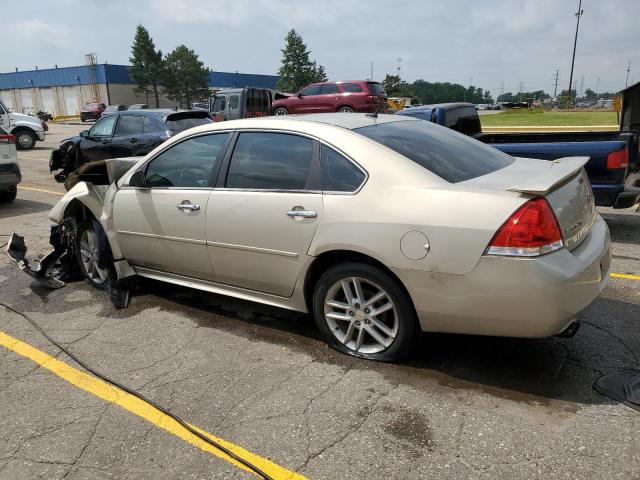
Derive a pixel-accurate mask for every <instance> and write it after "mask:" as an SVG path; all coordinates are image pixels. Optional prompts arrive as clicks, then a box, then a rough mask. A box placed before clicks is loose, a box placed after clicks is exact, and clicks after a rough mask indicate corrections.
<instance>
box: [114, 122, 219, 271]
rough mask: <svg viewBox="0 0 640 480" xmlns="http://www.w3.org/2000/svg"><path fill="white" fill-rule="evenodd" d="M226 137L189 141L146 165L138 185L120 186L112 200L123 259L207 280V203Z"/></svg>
mask: <svg viewBox="0 0 640 480" xmlns="http://www.w3.org/2000/svg"><path fill="white" fill-rule="evenodd" d="M228 138H229V134H228V133H216V134H205V135H198V136H195V137H189V138H187V139H185V140H183V141H181V142H179V143H176V144H174V145H172V146H170V147H169V148H167V149H166V150H163V151H161V152H160V153H159V154H158V155H156V156H155V157H154V158H152V159H151V160H150V161H148V162H147V163H146V164H145V165H144V166H143V167H142V168H141V170H142V171H143V172H144V176H145V186H144V187H132V186H128V185H125V186H123V187H122V188H121V189H120V190H119V191H118V193H117V194H116V198H115V201H114V211H113V218H114V227H115V230H116V232H117V235H118V242H119V245H120V248H121V250H122V254H123V256H124V258H126V259H127V260H128V261H129V262H130V263H131V264H132V265H134V266H137V267H143V268H145V267H146V268H149V269H153V270H160V271H164V272H169V273H173V274H179V275H184V276H188V277H195V278H201V279H211V278H212V274H213V272H212V268H211V262H210V260H209V253H208V250H207V244H206V235H205V225H206V220H205V216H206V212H207V201H208V199H209V195H210V194H211V191H212V188H211V186H212V183H211V179H212V177H213V176H214V175H215V174H216V173H217V170H218V168H219V165H220V158H221V156H222V152H223V150H224V149H225V148H226V143H227V140H228Z"/></svg>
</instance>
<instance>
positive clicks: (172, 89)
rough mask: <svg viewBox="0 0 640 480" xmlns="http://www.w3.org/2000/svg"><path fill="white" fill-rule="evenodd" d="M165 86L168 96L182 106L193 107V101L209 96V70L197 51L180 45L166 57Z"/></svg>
mask: <svg viewBox="0 0 640 480" xmlns="http://www.w3.org/2000/svg"><path fill="white" fill-rule="evenodd" d="M164 64H165V68H164V76H163V82H162V84H163V86H164V88H165V92H166V94H167V96H168V97H169V98H170V99H171V100H174V101H175V102H177V103H178V104H179V105H180V107H186V108H191V103H192V102H194V101H198V100H205V99H207V98H209V95H210V92H209V81H208V80H209V70H207V69H206V68H205V66H204V64H203V63H202V62H201V61H200V59H199V58H198V55H196V53H195V52H194V51H193V50H191V49H189V48H187V47H186V46H184V45H178V46H177V47H176V48H175V49H174V50H173V51H172V52H171V53H170V54H169V55H167V56H166V57H165V58H164Z"/></svg>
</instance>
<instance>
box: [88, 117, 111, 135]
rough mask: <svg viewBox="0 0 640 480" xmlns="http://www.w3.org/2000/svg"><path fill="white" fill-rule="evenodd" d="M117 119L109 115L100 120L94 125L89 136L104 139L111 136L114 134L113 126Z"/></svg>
mask: <svg viewBox="0 0 640 480" xmlns="http://www.w3.org/2000/svg"><path fill="white" fill-rule="evenodd" d="M117 118H118V117H117V116H116V115H109V116H108V117H105V118H103V119H102V120H98V121H97V122H96V123H94V125H93V127H91V130H89V135H91V136H92V137H104V136H107V135H111V133H112V132H113V124H114V123H116V119H117Z"/></svg>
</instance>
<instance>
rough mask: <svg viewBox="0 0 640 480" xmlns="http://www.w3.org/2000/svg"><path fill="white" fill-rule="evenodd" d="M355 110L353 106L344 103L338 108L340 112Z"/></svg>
mask: <svg viewBox="0 0 640 480" xmlns="http://www.w3.org/2000/svg"><path fill="white" fill-rule="evenodd" d="M353 112H354V110H353V108H351V107H349V106H347V105H344V106H342V107H340V108H339V109H338V113H353Z"/></svg>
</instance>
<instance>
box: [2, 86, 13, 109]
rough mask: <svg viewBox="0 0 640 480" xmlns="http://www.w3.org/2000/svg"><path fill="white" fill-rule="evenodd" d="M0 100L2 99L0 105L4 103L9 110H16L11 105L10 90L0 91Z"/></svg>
mask: <svg viewBox="0 0 640 480" xmlns="http://www.w3.org/2000/svg"><path fill="white" fill-rule="evenodd" d="M0 99H2V103H4V104H5V106H6V107H7V108H8V109H9V110H15V109H16V106H15V105H14V104H13V95H11V91H10V90H2V91H1V92H0Z"/></svg>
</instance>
